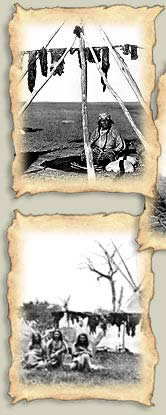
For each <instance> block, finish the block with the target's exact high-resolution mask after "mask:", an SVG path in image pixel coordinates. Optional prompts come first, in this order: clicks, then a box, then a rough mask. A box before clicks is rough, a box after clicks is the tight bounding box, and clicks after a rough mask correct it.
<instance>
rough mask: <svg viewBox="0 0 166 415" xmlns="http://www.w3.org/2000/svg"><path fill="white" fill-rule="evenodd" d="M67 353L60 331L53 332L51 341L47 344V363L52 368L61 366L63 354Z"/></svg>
mask: <svg viewBox="0 0 166 415" xmlns="http://www.w3.org/2000/svg"><path fill="white" fill-rule="evenodd" d="M66 352H67V345H66V343H65V342H64V340H63V336H62V333H61V331H60V330H55V331H54V332H53V335H52V339H51V340H50V341H49V342H48V344H47V362H48V364H49V365H50V366H51V367H53V368H58V367H60V366H62V363H63V354H64V353H66Z"/></svg>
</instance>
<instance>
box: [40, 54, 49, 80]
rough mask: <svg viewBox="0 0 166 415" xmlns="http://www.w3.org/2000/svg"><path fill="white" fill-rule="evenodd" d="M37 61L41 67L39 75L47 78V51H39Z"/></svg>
mask: <svg viewBox="0 0 166 415" xmlns="http://www.w3.org/2000/svg"><path fill="white" fill-rule="evenodd" d="M39 61H40V67H41V73H42V75H43V76H47V71H48V65H47V49H46V48H44V47H43V48H42V49H40V50H39Z"/></svg>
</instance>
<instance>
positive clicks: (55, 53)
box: [18, 44, 139, 93]
mask: <svg viewBox="0 0 166 415" xmlns="http://www.w3.org/2000/svg"><path fill="white" fill-rule="evenodd" d="M115 47H120V49H121V50H122V52H123V54H124V55H129V54H130V55H131V59H132V60H136V59H138V49H139V46H136V45H129V44H125V45H117V46H115ZM93 50H94V52H95V54H96V56H97V59H98V61H99V62H101V68H102V71H103V72H104V74H105V76H106V78H107V74H108V70H109V67H110V62H109V48H108V47H107V46H104V47H93ZM65 51H66V48H52V49H46V48H44V47H43V48H42V49H40V50H32V51H22V52H20V54H19V63H18V65H19V67H20V69H22V67H23V57H24V55H25V54H28V55H29V56H28V88H29V91H30V92H31V93H32V92H33V89H34V87H35V82H36V75H37V63H36V61H37V56H38V57H39V61H40V67H41V73H42V75H43V76H45V77H47V73H48V53H50V55H51V66H50V70H52V69H53V66H54V64H55V63H56V62H58V61H59V59H60V58H61V57H62V55H63V54H64V52H65ZM75 52H76V53H77V55H78V61H79V65H80V67H81V59H80V50H79V48H71V50H70V53H71V54H72V55H73V54H74V53H75ZM85 58H86V61H87V62H90V63H95V61H94V58H93V56H92V53H91V51H90V49H89V48H85ZM64 65H65V61H64V60H63V61H62V62H61V64H60V65H58V67H57V68H56V69H55V70H54V75H59V76H61V75H62V74H63V73H64ZM101 83H102V85H103V92H104V91H105V90H106V85H105V83H104V80H103V78H101Z"/></svg>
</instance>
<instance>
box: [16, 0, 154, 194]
mask: <svg viewBox="0 0 166 415" xmlns="http://www.w3.org/2000/svg"><path fill="white" fill-rule="evenodd" d="M81 10H82V9H80V10H79V9H73V10H72V11H70V10H69V11H67V10H65V9H59V10H58V11H56V10H54V9H53V10H52V14H51V13H50V11H48V10H47V15H46V16H45V15H44V14H43V11H41V10H39V11H37V10H36V11H35V10H33V11H31V12H30V11H29V10H25V9H22V8H21V7H20V6H18V5H17V11H16V13H15V15H14V18H13V20H12V21H11V22H10V25H9V34H10V46H11V51H12V55H13V65H12V67H11V71H10V96H11V104H12V105H11V110H12V114H13V118H14V127H15V129H14V132H13V139H14V145H15V161H14V163H13V176H14V186H13V187H14V190H15V191H16V193H17V194H18V195H20V194H22V193H24V192H25V191H28V192H30V193H35V192H37V191H47V190H55V191H65V192H73V191H87V190H106V191H140V192H141V193H144V194H146V195H149V196H152V193H153V184H154V181H155V172H156V159H157V155H158V152H159V146H158V143H157V137H156V130H155V127H154V124H153V120H152V115H151V111H150V94H151V92H152V89H153V87H154V65H153V63H152V47H153V42H154V18H155V17H156V16H157V14H158V13H159V11H160V7H154V8H151V9H146V10H145V9H139V10H138V9H135V10H134V9H132V8H131V7H126V6H121V7H118V10H119V14H118V16H119V17H118V19H117V8H116V6H115V7H111V8H108V9H107V10H104V9H103V8H98V9H89V13H88V11H87V9H85V10H86V11H85V10H84V12H85V13H84V14H83V12H81ZM92 11H93V12H94V13H92ZM54 16H55V17H54ZM95 16H96V19H95V23H94V17H95ZM146 17H148V19H146ZM147 32H148V34H149V35H148V36H147ZM20 37H21V41H20ZM149 73H151V77H150V78H149ZM152 160H153V169H151V163H152Z"/></svg>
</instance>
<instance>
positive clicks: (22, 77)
mask: <svg viewBox="0 0 166 415" xmlns="http://www.w3.org/2000/svg"><path fill="white" fill-rule="evenodd" d="M64 23H65V22H63V23H62V24H61V25H60V26H59V27H58V29H57V30H56V32H55V33H53V35H52V36H51V37H50V39H49V40H48V42H47V43H46V45H45V46H44V48H47V46H48V45H49V43H50V42H51V40H52V39H53V38H54V37H55V35H56V34H57V33H58V32H59V30H60V29H61V27H62V26H63V25H64ZM38 57H39V52H38V53H37V56H36V59H35V61H37V59H38ZM27 73H28V68H27V69H26V70H25V72H24V73H23V75H22V76H21V78H20V80H19V82H18V84H19V83H20V82H21V81H22V80H23V79H24V77H25V75H26V74H27Z"/></svg>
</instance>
